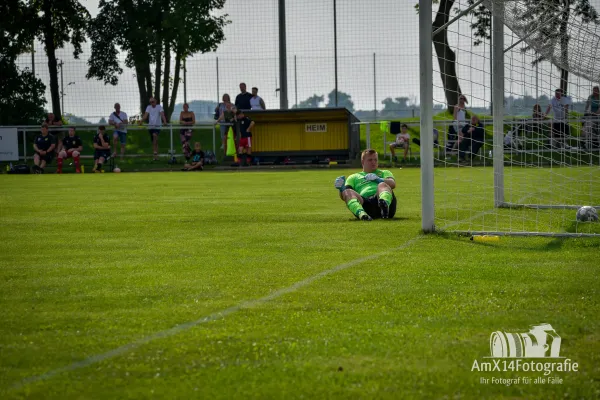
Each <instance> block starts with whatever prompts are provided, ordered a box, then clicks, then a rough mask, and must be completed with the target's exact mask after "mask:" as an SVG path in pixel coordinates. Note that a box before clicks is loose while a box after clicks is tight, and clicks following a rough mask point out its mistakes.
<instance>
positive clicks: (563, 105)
mask: <svg viewBox="0 0 600 400" xmlns="http://www.w3.org/2000/svg"><path fill="white" fill-rule="evenodd" d="M562 94H563V92H562V89H556V90H555V91H554V97H553V98H552V100H550V104H548V108H547V109H546V115H548V113H549V112H550V110H552V112H553V113H554V118H553V119H552V135H551V136H552V145H553V146H555V145H557V144H560V145H565V137H566V136H570V135H571V129H570V127H569V124H568V123H567V116H568V115H569V101H568V99H567V98H566V97H563V95H562Z"/></svg>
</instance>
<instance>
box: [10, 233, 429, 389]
mask: <svg viewBox="0 0 600 400" xmlns="http://www.w3.org/2000/svg"><path fill="white" fill-rule="evenodd" d="M423 237H424V235H419V236H417V237H415V238H412V239H410V240H409V241H407V242H406V243H404V244H402V245H400V246H397V247H394V248H393V249H390V250H386V251H383V252H381V253H377V254H372V255H370V256H366V257H362V258H358V259H356V260H353V261H350V262H347V263H345V264H340V265H338V266H335V267H333V268H330V269H328V270H325V271H322V272H319V273H318V274H316V275H313V276H311V277H308V278H306V279H303V280H301V281H299V282H296V283H294V284H293V285H291V286H288V287H286V288H283V289H279V290H276V291H274V292H273V293H271V294H269V295H267V296H264V297H261V298H259V299H255V300H248V301H245V302H243V303H240V304H238V305H235V306H232V307H229V308H226V309H224V310H221V311H217V312H215V313H212V314H210V315H208V316H206V317H202V318H200V319H197V320H195V321H190V322H185V323H183V324H179V325H175V326H174V327H172V328H170V329H166V330H164V331H160V332H156V333H154V334H152V335H150V336H146V337H144V338H142V339H139V340H136V341H135V342H131V343H129V344H126V345H123V346H121V347H117V348H116V349H112V350H109V351H107V352H106V353H101V354H96V355H94V356H91V357H88V358H86V359H85V360H81V361H78V362H75V363H72V364H70V365H67V366H64V367H61V368H57V369H53V370H51V371H48V372H46V373H45V374H41V375H34V376H31V377H29V378H25V379H24V380H22V381H21V382H19V383H17V384H15V385H14V386H13V387H12V389H13V390H18V389H20V388H22V387H23V386H26V385H28V384H30V383H35V382H40V381H44V380H47V379H50V378H52V377H54V376H56V375H58V374H61V373H63V372H69V371H74V370H76V369H80V368H85V367H87V366H90V365H92V364H96V363H99V362H102V361H105V360H108V359H110V358H113V357H117V356H120V355H122V354H124V353H127V352H128V351H131V350H134V349H136V348H138V347H140V346H142V345H144V344H146V343H150V342H152V341H154V340H157V339H162V338H166V337H170V336H173V335H177V334H178V333H180V332H183V331H186V330H188V329H190V328H193V327H195V326H197V325H201V324H205V323H207V322H211V321H216V320H219V319H222V318H225V317H226V316H228V315H231V314H233V313H235V312H238V311H240V310H242V309H246V308H252V307H255V306H258V305H261V304H264V303H267V302H269V301H271V300H275V299H277V298H279V297H281V296H283V295H286V294H289V293H293V292H295V291H296V290H298V289H301V288H303V287H305V286H308V285H310V284H311V283H313V282H314V281H316V280H318V279H320V278H323V277H325V276H327V275H331V274H335V273H336V272H339V271H342V270H345V269H348V268H350V267H353V266H355V265H358V264H362V263H364V262H365V261H370V260H374V259H376V258H379V257H382V256H384V255H386V254H390V253H393V252H396V251H398V250H400V249H403V248H405V247H408V246H410V245H411V244H413V243H414V242H416V241H417V240H419V239H421V238H423Z"/></svg>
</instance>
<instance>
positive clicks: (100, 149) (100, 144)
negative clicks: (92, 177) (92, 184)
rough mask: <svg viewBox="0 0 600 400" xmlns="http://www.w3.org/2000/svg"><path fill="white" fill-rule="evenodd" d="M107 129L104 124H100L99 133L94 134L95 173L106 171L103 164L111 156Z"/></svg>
mask: <svg viewBox="0 0 600 400" xmlns="http://www.w3.org/2000/svg"><path fill="white" fill-rule="evenodd" d="M105 130H106V128H105V127H104V126H99V127H98V133H97V134H96V136H94V169H93V170H92V171H94V173H96V172H104V170H103V169H102V164H104V162H105V161H107V160H108V159H109V158H110V141H109V139H108V135H107V134H106V133H105Z"/></svg>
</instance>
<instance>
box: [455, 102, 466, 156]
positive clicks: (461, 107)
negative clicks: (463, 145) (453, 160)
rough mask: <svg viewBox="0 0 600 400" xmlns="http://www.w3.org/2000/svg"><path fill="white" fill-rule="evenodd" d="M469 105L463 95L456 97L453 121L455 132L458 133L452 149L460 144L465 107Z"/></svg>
mask: <svg viewBox="0 0 600 400" xmlns="http://www.w3.org/2000/svg"><path fill="white" fill-rule="evenodd" d="M466 104H469V102H468V101H467V97H466V96H465V95H464V94H461V95H460V96H458V104H457V105H455V106H454V112H453V119H454V122H455V125H456V132H458V140H457V141H456V142H454V146H453V147H452V149H456V147H457V146H458V145H459V144H460V142H461V140H462V128H463V127H464V126H465V122H466V121H467V106H466Z"/></svg>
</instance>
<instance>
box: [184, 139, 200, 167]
mask: <svg viewBox="0 0 600 400" xmlns="http://www.w3.org/2000/svg"><path fill="white" fill-rule="evenodd" d="M191 159H192V161H191V163H189V164H185V165H184V166H183V170H182V171H202V170H203V169H204V152H203V151H202V147H201V145H200V142H196V143H194V151H192V154H191Z"/></svg>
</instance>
